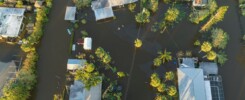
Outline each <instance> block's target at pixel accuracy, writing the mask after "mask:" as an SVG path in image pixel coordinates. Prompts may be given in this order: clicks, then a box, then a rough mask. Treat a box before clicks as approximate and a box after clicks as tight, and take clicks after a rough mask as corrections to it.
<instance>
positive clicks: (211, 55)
mask: <svg viewBox="0 0 245 100" xmlns="http://www.w3.org/2000/svg"><path fill="white" fill-rule="evenodd" d="M216 57H217V55H216V53H215V52H214V51H209V52H208V53H207V58H208V60H215V59H216Z"/></svg>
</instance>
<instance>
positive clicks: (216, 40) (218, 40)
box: [211, 28, 229, 49]
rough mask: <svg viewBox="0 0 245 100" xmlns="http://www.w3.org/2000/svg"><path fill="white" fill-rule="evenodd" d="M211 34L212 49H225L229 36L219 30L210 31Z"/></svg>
mask: <svg viewBox="0 0 245 100" xmlns="http://www.w3.org/2000/svg"><path fill="white" fill-rule="evenodd" d="M211 33H212V35H211V37H212V44H213V47H217V48H219V49H225V47H226V45H227V42H228V40H229V35H228V34H227V33H226V32H224V31H223V30H222V29H220V28H214V29H212V31H211Z"/></svg>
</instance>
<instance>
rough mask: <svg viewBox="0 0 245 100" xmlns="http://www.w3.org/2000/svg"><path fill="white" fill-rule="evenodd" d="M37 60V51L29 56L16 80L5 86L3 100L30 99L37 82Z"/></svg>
mask: <svg viewBox="0 0 245 100" xmlns="http://www.w3.org/2000/svg"><path fill="white" fill-rule="evenodd" d="M37 60H38V55H37V53H36V52H35V51H33V52H29V53H28V54H27V56H26V59H25V60H24V62H23V65H22V69H21V70H20V71H19V72H17V73H16V74H17V75H16V79H15V80H11V81H10V82H9V83H8V84H7V85H5V86H4V88H3V96H2V97H1V98H0V99H1V100H2V99H3V100H27V99H28V98H29V97H30V91H31V90H32V89H33V87H34V85H35V84H36V82H37V80H36V74H35V68H36V62H37Z"/></svg>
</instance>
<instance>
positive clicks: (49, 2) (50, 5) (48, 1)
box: [46, 0, 53, 8]
mask: <svg viewBox="0 0 245 100" xmlns="http://www.w3.org/2000/svg"><path fill="white" fill-rule="evenodd" d="M52 2H53V0H46V6H47V7H48V8H51V7H52V5H53V4H52Z"/></svg>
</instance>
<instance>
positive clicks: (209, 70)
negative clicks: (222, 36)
mask: <svg viewBox="0 0 245 100" xmlns="http://www.w3.org/2000/svg"><path fill="white" fill-rule="evenodd" d="M199 67H200V68H201V69H203V72H204V75H210V74H215V75H217V74H218V65H217V63H214V62H200V63H199Z"/></svg>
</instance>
